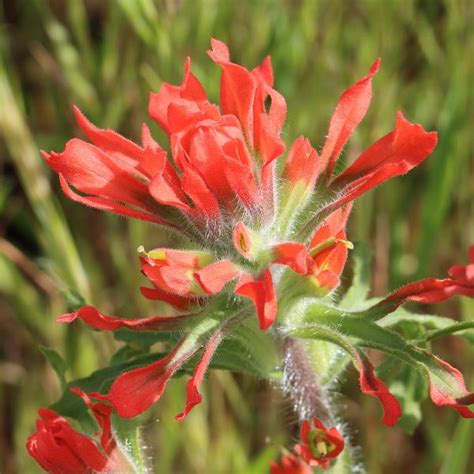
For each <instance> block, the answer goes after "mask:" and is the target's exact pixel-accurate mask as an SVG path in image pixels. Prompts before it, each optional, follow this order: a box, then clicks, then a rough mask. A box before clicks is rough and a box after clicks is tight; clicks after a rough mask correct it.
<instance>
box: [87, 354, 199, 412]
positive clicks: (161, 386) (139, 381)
mask: <svg viewBox="0 0 474 474" xmlns="http://www.w3.org/2000/svg"><path fill="white" fill-rule="evenodd" d="M179 349H180V346H178V347H177V348H176V349H175V350H174V351H173V352H170V353H169V354H168V355H167V356H165V357H164V358H162V359H160V360H159V361H157V362H154V363H153V364H150V365H148V366H146V367H140V368H138V369H134V370H130V371H129V372H125V373H123V374H122V375H120V376H119V377H118V378H117V379H116V380H115V382H114V383H113V384H112V387H111V388H110V390H109V393H108V394H106V395H102V394H100V393H90V394H89V396H91V397H93V398H96V399H99V400H104V401H107V402H109V403H110V404H111V405H112V406H113V407H114V409H115V411H116V412H117V414H118V415H119V416H121V417H122V418H133V417H134V416H138V415H140V414H141V413H143V412H144V411H145V410H147V409H148V408H150V407H151V406H152V405H153V404H154V403H155V402H156V401H157V400H158V399H159V398H160V397H161V395H162V394H163V392H164V390H165V387H166V384H167V383H168V380H169V379H170V378H171V377H172V376H173V375H174V373H175V372H176V371H177V370H178V369H179V368H180V367H181V366H182V365H183V364H184V363H185V362H186V361H187V360H189V359H190V358H191V357H192V356H193V355H194V354H195V353H196V351H197V350H198V349H199V347H194V348H192V349H190V350H189V351H187V352H185V353H184V354H179Z"/></svg>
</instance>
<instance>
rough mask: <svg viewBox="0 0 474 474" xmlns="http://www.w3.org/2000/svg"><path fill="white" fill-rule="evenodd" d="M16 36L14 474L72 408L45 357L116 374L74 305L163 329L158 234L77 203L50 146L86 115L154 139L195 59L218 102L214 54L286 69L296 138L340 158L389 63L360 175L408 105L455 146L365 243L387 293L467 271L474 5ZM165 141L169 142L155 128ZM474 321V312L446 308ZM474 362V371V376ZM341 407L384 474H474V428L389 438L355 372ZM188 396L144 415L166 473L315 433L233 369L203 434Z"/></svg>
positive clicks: (2, 205)
mask: <svg viewBox="0 0 474 474" xmlns="http://www.w3.org/2000/svg"><path fill="white" fill-rule="evenodd" d="M1 5H2V6H1V11H0V15H1V20H0V21H1V26H0V212H1V220H0V472H2V473H6V474H10V473H12V474H15V473H20V474H22V473H27V474H29V473H35V472H38V468H37V467H36V466H35V465H34V463H33V462H32V461H31V460H30V459H29V457H28V456H27V455H26V451H25V449H24V444H25V441H26V438H27V436H28V435H29V434H30V433H31V432H32V430H33V429H34V420H35V418H36V410H37V409H38V408H39V407H40V406H47V405H48V404H50V403H52V402H53V401H55V400H56V399H57V398H58V396H59V393H60V391H59V385H58V383H57V381H56V379H55V376H54V375H53V373H52V371H51V369H50V368H49V367H48V366H47V364H46V361H45V359H44V357H43V355H42V354H41V352H40V351H39V349H38V344H42V345H44V346H48V347H54V348H55V349H57V350H58V351H59V352H60V353H61V354H62V355H63V356H64V358H65V359H66V360H67V362H68V363H69V365H70V367H71V368H70V370H69V372H68V373H67V374H66V375H67V377H68V378H69V379H72V378H73V377H78V376H85V375H87V374H89V373H90V372H91V371H92V370H94V369H95V368H96V367H97V366H103V365H104V364H105V363H106V357H107V355H108V354H109V351H110V345H111V344H112V342H111V340H109V339H107V337H106V336H104V335H103V334H98V333H95V334H92V333H91V332H90V331H87V330H83V331H80V330H78V329H77V328H74V330H73V331H71V330H69V329H68V328H65V327H62V326H61V327H59V325H57V324H55V323H54V319H55V317H56V316H57V315H58V314H60V313H61V312H63V311H64V310H65V296H64V295H65V293H66V292H69V293H70V294H71V292H76V293H78V294H81V295H82V296H83V297H84V298H85V299H86V300H87V302H89V303H93V304H96V305H98V306H99V307H100V308H101V309H102V310H103V311H105V312H107V311H109V312H111V313H112V314H114V313H115V314H123V315H128V316H135V315H145V314H151V312H152V306H151V305H150V304H148V303H147V302H146V301H144V300H143V298H141V297H140V294H139V291H138V286H139V284H140V282H142V283H143V281H142V279H141V276H140V273H139V267H138V262H137V258H136V256H137V255H136V251H135V249H136V248H137V246H138V245H141V244H144V245H145V247H152V246H159V245H161V244H163V243H165V242H164V241H163V237H162V236H160V234H159V233H158V232H157V231H156V229H155V228H154V227H153V226H150V225H147V224H145V223H141V222H132V221H126V220H124V219H121V218H118V217H114V216H108V215H105V214H103V213H99V212H96V211H93V210H90V209H87V208H85V207H82V206H80V205H78V204H75V203H73V202H70V201H67V200H66V199H64V197H63V196H62V194H61V192H60V190H59V186H58V184H57V181H56V179H55V176H51V173H50V172H49V170H47V169H46V167H45V166H44V164H43V163H42V160H41V157H40V155H39V151H38V150H39V149H46V150H51V149H53V150H57V151H60V150H62V148H63V146H64V143H65V142H66V140H67V139H68V138H70V137H72V136H74V135H75V134H77V133H78V130H77V127H76V126H75V124H74V123H73V118H72V113H71V104H73V103H75V104H77V105H79V106H80V108H81V109H82V110H83V111H84V113H86V115H88V116H89V118H90V119H91V120H93V121H94V122H95V123H96V124H97V125H98V126H101V127H104V128H108V127H110V128H114V129H117V130H119V131H120V132H121V133H123V134H125V135H126V136H128V137H130V138H132V139H138V138H139V131H140V126H141V123H142V122H143V121H147V122H148V123H150V120H149V119H148V118H147V117H146V110H147V97H148V92H149V91H150V90H154V91H156V90H158V88H159V86H160V84H161V83H162V81H169V82H173V83H177V82H179V81H180V80H181V75H182V67H183V63H184V58H185V56H186V55H190V56H192V58H193V70H194V72H195V74H196V75H197V76H198V77H199V78H200V80H201V81H202V83H203V84H204V86H205V87H206V89H207V90H208V92H209V94H210V97H211V98H212V99H213V100H214V101H217V100H218V85H219V75H220V71H219V69H218V68H217V67H215V66H214V65H213V64H212V62H211V61H210V59H209V58H208V57H207V56H206V54H205V51H206V49H207V48H208V47H209V39H210V37H211V36H215V37H217V38H219V39H222V40H224V41H226V42H228V43H229V44H230V46H231V50H232V52H233V58H234V59H235V60H236V61H237V62H239V63H242V64H245V65H246V66H248V67H253V66H254V65H255V64H256V63H257V62H259V61H261V60H262V59H263V57H264V55H266V54H271V55H272V60H273V65H274V69H275V72H276V87H277V88H278V89H279V90H280V91H281V92H282V93H283V95H284V96H285V97H286V99H287V102H288V106H289V114H288V120H287V123H286V126H285V129H284V135H285V138H287V139H288V141H290V140H292V139H294V138H295V137H296V136H297V135H299V134H301V133H303V134H305V135H307V136H308V137H309V138H310V139H311V141H312V143H313V144H314V145H315V146H316V147H318V148H320V147H321V145H322V143H323V140H324V136H325V133H326V131H327V127H328V122H329V118H330V114H331V111H332V109H333V107H334V105H335V103H336V101H337V98H338V96H339V95H340V93H341V92H342V91H343V90H344V89H345V88H346V87H348V86H349V85H350V84H351V83H353V82H354V81H355V80H357V79H359V78H361V77H362V76H363V75H364V74H365V73H366V71H367V70H368V68H369V66H370V65H371V63H372V62H373V60H374V59H375V58H376V57H378V56H380V57H382V60H383V62H382V69H381V71H380V73H379V74H378V75H377V77H376V79H375V81H374V98H373V101H372V106H371V109H370V111H369V113H368V114H367V117H366V118H365V120H364V122H363V123H362V125H361V126H360V127H359V130H358V131H357V132H356V133H355V134H354V136H353V138H352V139H351V142H350V144H349V145H348V146H347V147H346V150H345V154H344V158H345V159H347V160H348V161H350V160H351V159H353V158H354V157H355V156H356V155H357V153H358V152H360V151H361V150H363V149H364V148H365V147H366V146H367V145H368V144H370V143H371V142H372V141H373V140H375V139H377V138H379V137H380V136H382V135H384V134H385V133H387V132H388V131H389V130H391V129H392V127H393V124H394V120H395V114H396V111H397V110H402V111H403V112H404V114H405V115H406V116H407V118H408V119H409V120H411V121H415V122H420V123H422V124H423V126H424V127H425V128H426V129H428V130H438V132H439V145H438V148H437V149H436V152H435V153H434V154H433V156H431V157H430V158H429V159H428V160H427V162H426V163H425V164H423V165H422V166H420V167H419V168H418V169H416V170H415V171H414V172H412V173H411V174H410V175H409V176H407V177H405V178H402V179H396V180H393V182H390V183H387V184H386V185H384V186H383V187H381V188H380V189H377V190H375V191H373V192H371V193H370V194H369V195H368V196H366V197H364V198H362V199H360V200H359V202H358V204H357V206H356V208H355V211H354V215H353V217H352V219H351V222H350V232H349V236H350V238H351V240H363V241H367V242H369V244H370V247H371V249H372V251H373V254H374V257H375V258H374V278H373V288H374V292H375V294H379V295H380V294H383V293H385V292H386V291H387V290H390V289H394V288H396V287H397V286H399V285H401V284H402V283H404V282H406V281H408V280H411V279H414V278H418V277H423V276H426V275H433V276H442V275H444V273H445V270H446V268H447V267H448V266H449V265H450V264H452V263H453V262H458V261H464V260H465V255H466V249H467V247H468V245H469V243H471V242H474V199H473V198H474V159H473V154H474V149H473V148H474V146H473V136H474V133H473V132H474V130H473V127H474V117H473V110H474V99H473V89H474V88H473V77H474V64H473V63H474V59H473V58H474V35H473V32H472V24H473V22H474V4H473V2H472V1H471V0H438V1H436V0H416V1H415V0H405V1H403V0H400V1H397V0H385V1H377V0H363V1H345V0H319V1H318V0H299V1H298V0H286V1H285V0H259V1H251V0H239V1H237V2H234V1H231V0H227V1H226V0H222V1H218V0H199V1H197V0H194V1H193V0H183V1H180V0H115V1H114V0H109V1H100V0H67V1H61V0H23V1H22V0H16V1H12V0H5V1H4V2H3V3H2V4H1ZM153 130H154V131H155V132H156V135H157V136H158V137H159V138H160V139H161V142H162V144H163V145H165V141H164V135H163V134H162V133H161V132H159V130H158V129H157V127H153ZM431 310H433V311H439V312H441V311H444V314H446V315H450V316H453V317H455V318H457V319H463V318H464V319H467V318H472V317H473V310H474V308H473V305H472V302H470V301H461V302H453V303H451V304H447V305H445V306H443V307H436V308H431ZM437 350H438V351H439V352H441V354H444V355H448V357H447V359H448V360H449V361H450V362H453V363H454V364H457V365H458V366H459V367H460V368H461V369H463V370H464V371H465V373H466V375H467V378H468V379H469V378H470V380H471V387H472V386H473V384H474V379H473V378H474V370H473V364H472V360H473V355H474V354H473V350H472V349H471V348H469V347H468V346H467V345H466V344H465V343H464V342H461V341H458V340H454V339H451V338H445V339H443V340H442V343H440V344H438V347H437ZM470 361H471V363H470ZM345 390H346V393H349V395H350V397H347V398H346V397H341V399H340V402H341V405H342V406H344V411H345V414H346V415H347V418H348V420H349V421H350V423H351V426H352V432H353V438H354V440H355V442H356V443H359V444H361V445H362V453H363V454H362V455H361V461H362V462H363V463H364V464H365V466H366V468H367V471H368V472H369V473H374V474H378V473H387V472H390V473H401V472H403V473H406V474H408V473H415V472H416V473H433V472H441V473H443V474H458V473H459V474H461V473H463V472H473V470H474V464H473V460H472V445H473V444H474V431H473V430H474V428H473V425H472V422H471V423H469V421H468V420H460V419H459V418H458V417H457V416H456V415H455V414H454V413H451V411H450V410H448V409H434V408H433V407H431V406H430V403H429V402H428V403H426V404H425V407H424V408H425V412H424V413H425V418H424V421H423V422H422V424H421V425H420V426H419V427H418V429H417V430H416V431H415V433H414V435H413V436H408V435H406V434H404V433H403V432H402V431H401V430H400V429H398V428H394V429H387V428H386V427H384V426H383V425H381V424H380V423H379V417H380V413H379V407H378V405H377V404H376V403H375V402H374V400H373V399H371V398H370V397H368V398H369V399H368V400H367V399H365V398H362V397H361V396H360V395H359V393H358V388H357V381H356V378H355V376H354V373H353V372H352V371H351V372H349V373H348V374H347V382H346V384H345ZM183 396H184V382H183V381H181V380H177V381H173V382H172V384H171V386H170V389H169V390H168V392H167V395H166V396H165V398H164V399H163V400H162V401H161V402H160V403H159V404H158V405H157V407H156V409H155V410H153V413H152V414H151V415H150V416H148V417H147V418H146V419H144V420H143V423H144V427H145V429H144V436H145V439H146V442H147V445H148V446H149V449H148V450H147V451H146V453H147V455H149V456H152V455H153V458H154V472H159V473H181V472H182V473H234V472H235V473H255V474H258V473H263V472H266V470H267V467H266V466H267V463H268V460H269V459H270V458H272V457H273V458H276V457H277V453H278V448H279V446H280V445H285V444H286V443H289V442H291V439H292V437H294V436H295V434H296V431H295V429H296V420H295V417H294V415H293V414H292V411H291V406H290V405H289V404H288V402H287V401H285V400H283V399H282V398H281V397H280V395H279V394H278V392H277V391H276V390H273V389H272V388H271V387H268V386H267V385H265V384H264V383H261V382H259V381H256V380H253V379H250V378H246V377H242V376H238V377H237V376H232V375H231V374H229V373H223V372H215V373H213V374H212V375H211V376H210V377H209V379H208V381H207V383H206V388H205V397H204V399H205V401H204V403H203V404H202V405H201V406H200V407H199V408H197V409H196V410H194V411H193V413H192V414H191V415H190V416H189V418H188V420H187V421H186V422H185V423H184V424H178V423H176V422H175V421H174V419H173V416H174V414H175V413H178V412H179V411H180V409H181V407H182V405H183Z"/></svg>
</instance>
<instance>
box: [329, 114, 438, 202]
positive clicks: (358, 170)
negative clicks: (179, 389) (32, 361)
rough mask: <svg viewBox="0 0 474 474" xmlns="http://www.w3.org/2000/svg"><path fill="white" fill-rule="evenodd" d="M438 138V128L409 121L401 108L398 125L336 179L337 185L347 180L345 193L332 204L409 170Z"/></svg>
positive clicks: (352, 196)
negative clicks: (426, 130) (429, 130)
mask: <svg viewBox="0 0 474 474" xmlns="http://www.w3.org/2000/svg"><path fill="white" fill-rule="evenodd" d="M437 140H438V139H437V133H436V132H425V130H424V129H423V127H422V126H421V125H418V124H414V123H410V122H409V121H408V120H406V119H405V117H404V116H403V114H402V113H401V112H399V113H398V115H397V121H396V124H395V129H394V130H393V131H392V132H390V133H389V134H388V135H386V136H385V137H383V138H381V139H380V140H378V141H377V142H375V143H374V144H373V145H372V146H371V147H369V148H368V149H367V150H366V151H364V152H363V153H362V155H361V156H360V157H359V158H358V159H357V160H356V161H355V162H354V163H353V164H352V165H351V166H349V168H347V169H346V170H345V171H344V172H343V173H342V174H340V175H339V176H338V177H337V178H336V179H335V180H334V184H336V185H337V184H344V183H348V184H347V185H346V186H345V187H344V189H343V191H342V197H341V198H340V199H338V200H337V201H336V202H334V203H333V204H332V205H331V207H332V208H336V207H339V206H341V205H342V204H344V203H346V202H350V201H353V200H354V199H356V198H357V197H358V196H360V195H361V194H364V193H365V192H367V191H368V190H370V189H372V188H374V187H375V186H377V185H378V184H380V183H382V182H383V181H386V180H387V179H390V178H393V177H395V176H401V175H404V174H406V173H408V172H409V171H410V170H411V169H413V168H414V167H416V166H418V165H419V164H420V163H421V162H422V161H423V160H424V159H425V158H427V157H428V156H429V155H430V154H431V153H432V152H433V150H434V148H435V146H436V143H437Z"/></svg>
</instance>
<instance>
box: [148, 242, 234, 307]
mask: <svg viewBox="0 0 474 474" xmlns="http://www.w3.org/2000/svg"><path fill="white" fill-rule="evenodd" d="M142 272H143V273H144V274H145V275H146V276H147V278H148V279H149V280H150V281H151V282H152V283H153V285H154V286H155V288H156V289H158V290H159V291H160V294H163V293H164V294H170V295H173V296H177V297H179V298H180V299H178V302H179V301H181V302H182V301H183V300H182V298H187V299H188V300H189V299H190V298H196V297H199V296H205V295H212V294H215V293H219V292H220V291H221V290H222V289H223V288H224V286H225V285H226V283H228V282H229V281H231V280H232V279H233V278H234V277H236V276H237V275H238V273H239V270H238V269H237V267H236V266H235V265H234V264H233V263H232V262H231V261H230V260H227V259H225V260H219V261H215V257H214V255H213V254H212V253H210V252H205V251H198V250H196V251H191V250H174V249H155V250H152V251H150V252H148V253H147V256H146V257H145V258H142ZM175 306H176V305H175Z"/></svg>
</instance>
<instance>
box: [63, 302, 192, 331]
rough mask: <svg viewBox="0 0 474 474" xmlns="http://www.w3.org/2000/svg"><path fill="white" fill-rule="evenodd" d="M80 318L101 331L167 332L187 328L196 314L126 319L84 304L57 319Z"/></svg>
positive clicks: (70, 320) (69, 319)
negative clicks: (122, 329)
mask: <svg viewBox="0 0 474 474" xmlns="http://www.w3.org/2000/svg"><path fill="white" fill-rule="evenodd" d="M78 318H79V319H82V320H83V321H84V322H85V323H86V324H87V325H88V326H90V327H92V328H94V329H98V330H101V331H117V330H118V329H121V328H127V329H131V330H133V331H164V332H167V331H179V330H183V329H186V328H187V327H188V326H189V325H192V324H193V323H194V321H195V318H196V315H194V314H185V315H180V316H172V317H162V316H155V317H151V318H141V319H124V318H118V317H114V316H108V315H106V314H104V313H101V312H100V311H99V310H98V309H97V308H94V307H93V306H83V307H81V308H79V309H78V310H77V311H75V312H73V313H67V314H63V315H62V316H60V317H59V318H57V320H56V321H58V322H61V323H71V322H72V321H74V320H76V319H78Z"/></svg>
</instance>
